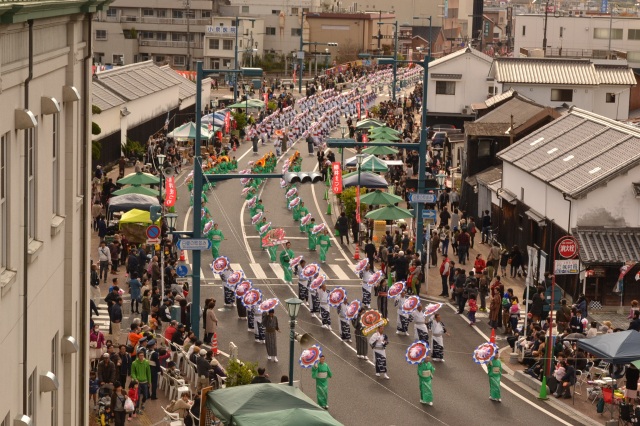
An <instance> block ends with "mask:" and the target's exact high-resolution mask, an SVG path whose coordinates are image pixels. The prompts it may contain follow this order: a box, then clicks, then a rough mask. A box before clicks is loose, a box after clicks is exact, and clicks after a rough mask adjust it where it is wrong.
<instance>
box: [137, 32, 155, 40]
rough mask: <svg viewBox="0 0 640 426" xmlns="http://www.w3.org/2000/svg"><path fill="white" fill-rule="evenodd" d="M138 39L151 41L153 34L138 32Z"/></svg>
mask: <svg viewBox="0 0 640 426" xmlns="http://www.w3.org/2000/svg"><path fill="white" fill-rule="evenodd" d="M140 38H141V39H142V40H150V39H153V33H152V32H151V31H140Z"/></svg>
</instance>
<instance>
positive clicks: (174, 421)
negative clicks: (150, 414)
mask: <svg viewBox="0 0 640 426" xmlns="http://www.w3.org/2000/svg"><path fill="white" fill-rule="evenodd" d="M161 408H162V411H164V414H165V417H164V420H166V421H167V424H168V425H169V426H184V421H182V420H181V419H180V414H178V413H170V412H168V411H167V410H166V409H165V408H164V407H162V406H161Z"/></svg>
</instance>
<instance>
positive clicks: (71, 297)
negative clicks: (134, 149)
mask: <svg viewBox="0 0 640 426" xmlns="http://www.w3.org/2000/svg"><path fill="white" fill-rule="evenodd" d="M15 6H16V3H14V2H3V3H0V14H1V15H2V24H0V30H1V31H2V37H1V38H0V43H2V49H1V51H0V52H1V53H0V63H1V68H0V77H1V78H0V85H1V87H0V90H1V91H0V111H1V112H0V113H1V114H2V117H3V119H2V120H1V121H0V323H1V324H2V327H1V328H0V347H1V348H2V362H3V366H4V368H3V378H4V382H5V384H6V385H5V386H3V387H2V389H0V423H2V424H6V425H23V424H31V425H39V426H40V425H60V426H62V425H85V424H88V417H87V416H88V409H87V405H88V404H87V400H88V398H87V394H88V392H87V391H88V361H87V360H88V357H87V353H86V351H87V348H88V346H89V345H88V323H89V321H88V318H89V315H88V313H89V312H88V311H89V305H88V297H87V296H88V295H87V283H88V280H89V234H88V233H89V229H90V221H89V219H90V218H89V207H90V201H91V193H90V187H89V185H88V182H89V175H90V170H89V164H90V162H89V156H90V154H91V149H89V148H90V141H91V137H90V134H91V133H90V130H91V127H90V117H89V114H90V99H91V84H90V82H91V80H90V78H91V77H90V73H91V49H92V48H91V39H92V37H91V23H92V14H93V13H94V12H95V11H96V8H101V7H103V6H104V5H103V3H96V2H89V1H84V0H64V1H58V2H55V3H50V2H38V1H24V2H20V4H19V6H20V7H15ZM25 163H26V164H25Z"/></svg>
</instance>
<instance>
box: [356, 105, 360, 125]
mask: <svg viewBox="0 0 640 426" xmlns="http://www.w3.org/2000/svg"><path fill="white" fill-rule="evenodd" d="M356 111H357V112H358V121H360V119H361V114H360V102H358V103H357V104H356Z"/></svg>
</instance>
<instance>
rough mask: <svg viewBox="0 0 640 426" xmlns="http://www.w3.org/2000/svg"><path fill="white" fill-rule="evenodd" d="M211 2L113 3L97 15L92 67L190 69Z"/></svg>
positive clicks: (207, 22) (199, 55)
mask: <svg viewBox="0 0 640 426" xmlns="http://www.w3.org/2000/svg"><path fill="white" fill-rule="evenodd" d="M214 4H215V3H214V2H211V1H209V0H184V1H172V0H158V1H150V0H142V1H134V0H115V1H114V2H113V3H111V4H110V5H109V7H108V9H106V10H104V11H101V12H99V13H97V14H96V16H95V18H96V22H95V23H94V25H93V27H94V41H95V46H94V53H93V59H94V63H97V64H113V65H126V64H131V63H134V62H142V61H148V60H153V61H154V62H155V63H156V64H157V65H170V66H171V67H172V68H176V69H182V70H184V69H190V70H193V69H195V65H194V64H195V62H196V61H201V60H203V58H204V54H203V51H204V37H205V33H206V30H207V27H208V26H211V22H212V21H211V17H212V16H213V14H214V9H213V7H214Z"/></svg>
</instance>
